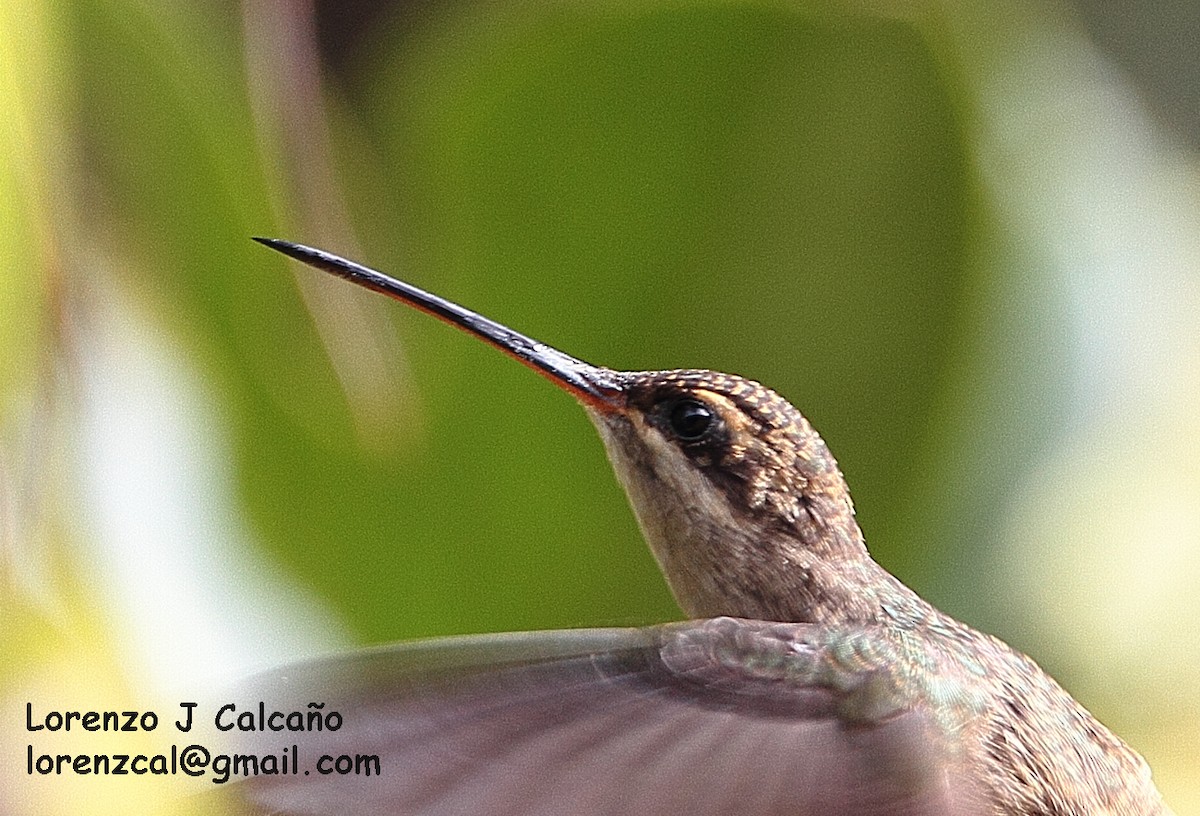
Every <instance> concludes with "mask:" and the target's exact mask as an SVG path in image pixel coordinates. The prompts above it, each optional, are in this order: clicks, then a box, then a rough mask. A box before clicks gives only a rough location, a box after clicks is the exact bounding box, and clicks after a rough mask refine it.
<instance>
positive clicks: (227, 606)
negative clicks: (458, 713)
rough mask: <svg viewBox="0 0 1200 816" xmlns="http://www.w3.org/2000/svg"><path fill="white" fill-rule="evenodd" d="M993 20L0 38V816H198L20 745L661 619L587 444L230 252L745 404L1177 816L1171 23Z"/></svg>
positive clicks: (95, 17) (130, 25)
mask: <svg viewBox="0 0 1200 816" xmlns="http://www.w3.org/2000/svg"><path fill="white" fill-rule="evenodd" d="M994 5H995V4H990V3H973V2H960V3H932V2H928V3H927V2H921V0H909V2H904V3H885V2H870V1H869V0H860V1H859V2H850V0H847V2H840V3H839V2H816V0H813V1H812V2H796V3H784V2H767V0H761V1H760V2H734V0H727V1H726V2H679V1H678V0H672V1H671V2H667V1H666V0H618V1H617V2H607V3H596V4H572V3H560V2H515V3H510V4H493V3H470V2H458V3H451V2H433V0H425V1H424V2H411V3H381V2H373V1H372V0H357V1H356V2H353V3H333V2H330V3H319V4H316V5H310V4H308V3H304V2H284V1H283V0H245V2H243V3H241V4H238V3H232V2H207V3H199V4H176V3H154V2H134V1H133V0H58V1H57V2H49V1H48V0H11V2H6V3H5V4H3V6H2V7H0V104H2V105H3V109H4V112H5V115H4V124H3V125H2V126H0V140H2V142H3V144H2V145H0V269H3V272H0V274H2V275H3V285H2V286H0V535H2V536H3V538H2V540H0V544H2V546H3V549H2V550H0V555H2V556H3V560H2V561H0V564H2V570H3V572H2V573H0V580H2V581H3V595H2V596H0V613H2V615H3V625H2V626H0V650H2V654H3V661H2V664H0V698H3V700H4V709H3V712H4V720H3V722H0V735H2V736H3V742H4V743H5V744H6V745H9V746H13V747H12V748H5V749H4V750H5V751H6V752H10V751H15V752H17V753H14V754H13V755H12V756H11V757H10V756H9V755H8V754H7V753H6V754H5V756H4V758H3V761H0V774H3V776H2V777H0V813H21V814H24V813H52V812H89V813H93V812H94V813H107V812H113V813H116V812H128V811H129V810H130V808H131V807H132V808H134V809H135V810H138V811H139V812H147V813H150V812H181V811H182V810H190V809H194V808H200V809H203V806H202V804H197V803H196V802H195V801H193V800H189V799H184V800H182V802H183V803H182V804H181V800H179V799H178V798H176V794H178V793H186V792H188V791H190V790H194V789H195V788H194V787H193V786H189V785H187V784H186V783H182V782H178V781H175V780H171V781H170V782H164V783H160V782H159V781H158V780H155V781H150V782H148V781H146V780H135V781H134V782H131V783H124V782H116V781H113V780H96V779H88V778H84V779H82V780H80V779H74V780H71V779H63V778H54V777H51V778H36V777H35V778H30V777H27V776H24V775H14V774H15V772H14V770H13V769H14V768H23V767H24V763H25V756H24V749H25V745H26V744H28V743H29V742H30V739H29V735H28V734H27V733H26V732H25V731H24V728H23V725H24V704H25V703H26V702H28V701H31V700H32V701H33V702H34V703H35V705H38V706H40V707H41V708H43V709H45V708H60V709H61V708H73V709H74V708H89V707H95V708H102V709H104V708H112V707H119V708H123V707H128V706H135V707H138V708H154V707H157V708H158V709H159V710H160V711H172V710H173V709H172V708H171V707H172V706H174V705H175V704H176V702H177V701H178V700H180V699H194V698H203V697H205V696H206V695H219V691H218V690H219V689H220V688H221V683H223V682H227V681H229V680H231V679H233V678H236V677H239V676H243V675H244V674H246V673H248V672H250V671H253V670H255V669H256V668H262V667H264V666H266V665H271V664H275V663H279V662H282V661H284V660H289V659H295V658H298V657H302V656H305V655H310V654H313V653H316V652H319V651H322V650H325V649H329V648H334V647H337V646H345V645H347V644H350V643H373V642H384V641H388V640H393V639H400V638H411V637H419V636H428V635H442V634H451V633H463V632H481V631H503V630H510V629H529V628H551V627H566V626H596V625H614V624H615V625H626V624H644V623H652V622H657V621H661V620H665V619H670V618H674V617H678V616H679V614H680V613H679V611H678V609H677V607H676V606H675V605H674V602H673V601H672V599H671V598H670V596H669V593H668V592H667V590H666V588H665V585H664V584H663V582H662V579H661V577H660V576H659V574H658V572H657V569H656V567H655V565H654V563H653V560H652V558H651V557H650V555H649V553H648V552H647V551H646V549H645V546H644V544H643V543H642V541H641V537H640V535H639V533H638V531H637V529H636V525H635V523H634V521H633V518H632V516H631V514H630V512H629V510H628V509H627V507H626V504H625V499H624V497H623V495H621V493H620V491H619V488H618V487H617V485H616V483H615V480H614V479H613V477H612V475H611V473H610V471H609V469H608V466H607V464H606V463H605V461H604V455H603V452H602V448H601V446H600V443H599V441H598V440H597V439H596V438H595V434H594V432H593V430H592V428H591V427H590V425H589V423H588V422H587V421H586V419H585V418H584V417H583V415H582V412H581V411H580V410H579V409H578V408H577V407H576V406H575V405H573V404H572V402H571V400H570V399H568V398H566V397H565V396H563V395H562V394H560V393H557V392H556V391H555V390H554V389H552V388H549V387H547V385H546V384H545V383H544V382H543V381H541V380H539V379H538V378H537V377H535V376H533V375H531V374H530V373H529V372H528V371H526V370H524V369H522V368H521V367H519V366H516V365H514V364H512V363H511V362H509V361H507V360H505V359H503V358H501V357H500V356H498V355H497V354H496V353H495V352H494V351H492V350H490V349H487V348H485V347H484V346H482V345H481V344H479V343H477V342H474V341H470V340H468V339H466V338H465V337H462V336H460V335H457V334H455V333H453V332H451V331H450V330H448V329H446V328H445V327H443V326H440V325H438V324H436V323H435V322H434V321H432V320H430V319H428V318H426V317H424V316H422V315H419V314H415V313H413V312H411V311H406V310H405V309H403V308H401V307H399V306H395V305H394V304H391V303H387V302H383V300H382V299H381V298H377V297H374V296H372V295H369V294H367V293H364V292H359V291H357V290H355V289H354V288H353V287H349V286H347V285H345V284H344V283H342V282H339V281H335V280H324V279H322V278H320V277H319V276H317V275H316V274H315V273H311V272H309V271H306V270H300V269H296V270H289V269H288V267H287V266H286V264H285V263H284V262H283V261H282V260H281V258H279V257H277V256H275V255H274V254H272V253H269V252H268V251H266V250H264V249H263V248H261V247H259V246H257V245H254V244H252V243H251V242H250V241H249V240H248V237H249V236H250V235H256V234H266V235H276V236H280V237H286V238H291V239H295V240H300V241H303V242H305V243H310V244H315V245H318V246H323V247H325V248H328V249H331V250H334V251H338V252H341V253H343V254H347V255H350V256H352V257H355V258H357V259H359V260H362V261H363V262H365V263H368V264H370V265H373V266H376V267H379V268H381V269H384V270H386V271H389V272H391V273H393V274H396V275H398V276H401V277H406V278H408V279H410V280H412V281H413V282H415V283H417V284H419V285H422V286H425V287H428V288H430V289H431V290H433V291H435V292H437V293H439V294H443V295H445V296H447V297H450V298H452V299H455V300H458V301H460V302H462V303H464V304H465V305H468V306H470V307H472V308H475V309H478V310H480V311H482V312H484V313H486V314H488V315H489V316H491V317H494V318H495V319H498V320H500V321H503V322H505V323H508V324H510V325H512V326H513V327H514V328H517V329H518V330H521V331H525V332H527V333H529V334H531V335H533V336H534V337H537V338H539V339H541V340H544V341H546V342H549V343H552V344H554V345H557V346H560V347H561V348H563V349H564V350H566V351H568V352H570V353H572V354H576V355H578V356H580V357H583V358H584V359H587V360H591V361H594V362H597V363H602V364H605V365H609V366H612V367H618V368H638V369H640V368H674V367H705V368H715V369H721V370H728V371H734V372H737V373H741V374H744V375H747V376H750V377H753V378H755V379H758V380H761V381H762V382H764V383H767V384H769V385H771V386H772V387H774V388H776V389H777V390H779V391H780V392H782V393H783V394H785V395H786V396H788V397H789V398H790V399H791V400H792V401H793V402H795V403H796V404H797V405H798V406H800V407H801V408H802V410H804V411H805V412H806V414H807V415H808V416H809V417H810V419H812V421H813V423H814V424H815V425H816V426H817V427H818V428H819V429H820V430H821V432H822V433H823V435H824V436H825V437H826V439H827V441H828V442H829V443H830V446H831V447H832V448H833V450H834V452H835V453H836V454H837V455H838V457H839V460H840V462H841V464H842V467H843V469H844V471H845V472H846V474H847V476H848V478H849V480H850V483H851V486H852V488H853V489H854V492H855V497H856V502H857V506H858V509H859V517H860V520H861V522H862V525H863V527H864V529H865V531H866V533H867V538H868V542H869V544H870V546H871V548H872V550H873V552H874V553H875V555H876V556H877V558H879V560H880V561H882V562H883V563H884V564H885V565H886V566H887V567H888V568H889V569H891V570H892V571H894V572H896V573H897V574H898V575H900V576H901V577H902V578H903V579H905V580H906V581H907V582H909V583H910V584H912V585H914V586H915V587H916V588H917V589H918V590H919V591H921V592H922V593H923V594H924V595H925V596H926V597H928V598H929V599H931V600H933V601H934V602H936V603H938V604H939V605H940V606H942V607H943V608H945V609H947V610H948V611H950V612H951V613H953V614H955V615H956V616H958V617H961V618H963V619H965V620H967V621H969V622H971V623H972V624H974V625H976V626H979V627H980V628H983V629H986V630H988V631H992V632H994V633H996V634H998V635H1001V636H1003V637H1005V638H1006V639H1007V640H1009V641H1010V642H1012V643H1013V644H1014V645H1016V646H1018V647H1020V648H1022V649H1025V650H1027V651H1029V652H1030V653H1031V654H1033V655H1034V656H1035V657H1036V658H1037V659H1038V660H1039V661H1040V662H1042V663H1043V665H1045V666H1047V668H1049V669H1050V670H1051V671H1052V672H1053V673H1055V674H1056V675H1057V676H1058V677H1059V678H1060V679H1061V680H1062V681H1063V682H1064V684H1065V685H1067V686H1068V688H1070V689H1072V690H1073V691H1075V692H1076V694H1077V695H1078V696H1080V697H1081V699H1083V701H1084V702H1085V703H1086V704H1087V705H1088V706H1089V707H1091V708H1092V709H1093V710H1094V711H1095V712H1096V713H1097V714H1098V715H1099V716H1100V717H1101V719H1103V720H1105V721H1106V722H1108V723H1109V724H1110V725H1112V726H1113V727H1114V728H1115V729H1116V730H1118V731H1119V732H1121V733H1122V734H1123V735H1124V736H1125V737H1126V738H1127V739H1129V740H1130V741H1132V742H1133V743H1134V744H1135V745H1136V747H1138V748H1139V749H1140V750H1142V751H1143V752H1144V753H1146V754H1147V756H1148V758H1149V759H1150V761H1151V764H1152V765H1153V766H1154V767H1155V769H1156V776H1157V777H1158V779H1159V780H1160V784H1161V786H1162V788H1163V790H1164V791H1165V792H1166V793H1167V796H1168V799H1170V800H1171V801H1172V802H1173V803H1174V806H1175V807H1176V809H1177V810H1178V811H1179V812H1180V813H1183V812H1187V811H1188V810H1189V809H1192V810H1200V776H1198V775H1197V771H1196V766H1195V762H1194V757H1195V756H1196V755H1200V690H1198V688H1197V685H1196V679H1197V676H1198V673H1200V648H1198V647H1197V646H1196V643H1197V642H1200V637H1198V636H1200V625H1198V624H1197V620H1200V614H1198V613H1200V602H1198V601H1197V598H1196V594H1195V586H1196V583H1197V581H1198V580H1200V468H1198V467H1197V465H1196V462H1197V461H1200V457H1198V456H1197V455H1196V454H1198V453H1200V421H1198V420H1197V417H1198V416H1200V413H1197V411H1196V410H1195V404H1196V395H1197V394H1198V393H1200V390H1198V389H1200V376H1198V375H1200V330H1198V327H1200V322H1198V321H1197V320H1196V317H1197V314H1198V313H1200V312H1198V309H1197V307H1198V306H1200V280H1198V275H1200V272H1198V269H1200V267H1198V259H1200V252H1198V249H1197V235H1200V232H1198V231H1197V227H1198V226H1200V225H1198V218H1197V215H1198V213H1197V207H1198V204H1197V202H1198V201H1200V197H1197V192H1198V191H1200V188H1198V186H1197V184H1196V179H1197V176H1196V166H1197V164H1196V153H1195V149H1196V145H1197V139H1198V138H1200V133H1198V132H1197V130H1196V127H1197V125H1196V122H1197V112H1198V111H1200V103H1198V101H1197V98H1196V95H1195V88H1196V87H1200V85H1198V84H1197V83H1192V84H1191V85H1190V86H1189V85H1188V82H1187V78H1188V77H1189V76H1193V75H1194V72H1195V70H1196V61H1195V55H1194V53H1191V49H1189V48H1188V47H1187V43H1189V42H1192V43H1194V42H1195V38H1194V37H1189V36H1187V35H1186V32H1188V31H1192V32H1193V33H1198V34H1200V31H1197V28H1200V22H1198V20H1200V18H1198V16H1197V13H1196V10H1195V9H1194V8H1193V7H1192V5H1191V4H1188V3H1177V4H1171V3H1160V4H1154V7H1153V9H1152V10H1147V11H1143V12H1139V11H1138V10H1136V9H1134V10H1129V9H1126V10H1124V11H1123V12H1122V13H1121V14H1120V15H1118V14H1116V13H1115V12H1113V10H1112V7H1111V6H1110V5H1109V4H1102V3H1097V4H1090V3H1081V4H1080V5H1079V6H1078V8H1067V7H1061V6H1055V5H1052V4H1044V3H1034V2H1016V3H1010V4H1005V5H1004V6H1003V8H997V7H994ZM1089 32H1091V34H1092V35H1094V37H1095V38H1096V39H1095V40H1092V39H1089V34H1088V33H1089ZM1096 43H1099V44H1100V46H1097V44H1096ZM1172 66H1174V68H1172ZM1189 88H1190V89H1191V90H1190V91H1189ZM164 719H165V715H164ZM160 736H161V738H162V739H164V740H165V739H166V736H165V735H164V734H162V732H159V734H149V735H138V736H137V737H136V740H138V741H140V742H137V743H136V744H138V745H141V746H142V747H143V749H154V750H160V748H158V747H156V746H157V742H156V740H159V738H160ZM131 739H133V738H131ZM72 746H75V748H76V749H77V750H88V751H91V750H98V749H99V747H98V746H97V745H96V744H93V742H90V741H87V740H79V739H77V738H74V737H68V736H67V735H59V737H58V738H56V739H55V740H54V741H53V742H52V743H48V744H47V745H46V746H45V750H48V751H51V752H55V751H64V750H72ZM38 747H39V750H42V746H41V745H40V744H39V746H38ZM18 749H20V750H19V751H18ZM104 749H105V750H117V748H116V747H115V746H113V747H109V745H108V743H106V744H105V748H104ZM4 769H7V770H4Z"/></svg>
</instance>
